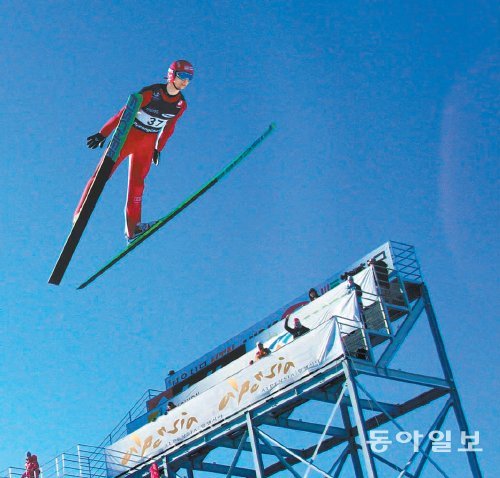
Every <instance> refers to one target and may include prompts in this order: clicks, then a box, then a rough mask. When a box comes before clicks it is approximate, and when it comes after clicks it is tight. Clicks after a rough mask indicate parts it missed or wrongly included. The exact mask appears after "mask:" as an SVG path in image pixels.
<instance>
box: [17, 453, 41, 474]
mask: <svg viewBox="0 0 500 478" xmlns="http://www.w3.org/2000/svg"><path fill="white" fill-rule="evenodd" d="M24 468H25V469H26V471H25V472H24V473H23V474H22V475H21V478H38V477H39V476H40V466H39V465H38V459H37V457H36V455H32V454H31V453H30V452H29V451H28V452H26V463H25V464H24Z"/></svg>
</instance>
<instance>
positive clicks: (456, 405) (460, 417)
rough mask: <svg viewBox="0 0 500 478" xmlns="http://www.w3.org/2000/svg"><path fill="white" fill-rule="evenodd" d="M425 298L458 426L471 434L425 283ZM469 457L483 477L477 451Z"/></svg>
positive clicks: (476, 475) (478, 477)
mask: <svg viewBox="0 0 500 478" xmlns="http://www.w3.org/2000/svg"><path fill="white" fill-rule="evenodd" d="M422 292H423V298H424V306H425V311H426V312H427V319H428V320H429V326H430V329H431V333H432V336H433V338H434V343H435V344H436V349H437V353H438V356H439V361H440V362H441V368H442V369H443V373H444V376H445V378H446V381H447V382H448V383H449V385H450V395H451V397H452V399H453V410H454V411H455V416H456V418H457V422H458V426H459V427H460V430H461V431H463V432H465V433H466V434H467V435H468V436H470V434H471V433H470V429H469V425H468V424H467V420H466V418H465V413H464V410H463V408H462V402H461V401H460V396H459V395H458V390H457V387H456V386H455V380H454V378H453V373H452V371H451V366H450V362H449V361H448V356H447V355H446V350H445V348H444V342H443V338H442V337H441V332H440V331H439V327H438V324H437V319H436V315H435V313H434V309H433V307H432V304H431V299H430V296H429V291H428V290H427V286H426V285H425V284H423V286H422ZM467 459H468V460H469V466H470V469H471V471H472V476H473V477H474V478H482V476H483V475H482V473H481V469H480V468H479V461H478V459H477V455H476V452H475V451H473V452H471V453H469V452H468V453H467Z"/></svg>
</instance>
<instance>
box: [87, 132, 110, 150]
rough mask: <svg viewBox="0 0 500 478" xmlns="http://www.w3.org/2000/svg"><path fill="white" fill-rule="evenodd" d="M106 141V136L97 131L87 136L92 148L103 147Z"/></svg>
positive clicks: (89, 145)
mask: <svg viewBox="0 0 500 478" xmlns="http://www.w3.org/2000/svg"><path fill="white" fill-rule="evenodd" d="M104 141H106V136H103V135H102V134H101V133H96V134H93V135H92V136H89V137H88V138H87V146H88V147H89V148H90V149H95V148H97V147H98V146H100V147H101V148H102V147H103V146H104Z"/></svg>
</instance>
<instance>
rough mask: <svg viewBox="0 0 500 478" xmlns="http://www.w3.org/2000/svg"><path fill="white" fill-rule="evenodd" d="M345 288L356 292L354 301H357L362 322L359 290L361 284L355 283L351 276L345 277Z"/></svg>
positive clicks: (363, 315) (363, 317)
mask: <svg viewBox="0 0 500 478" xmlns="http://www.w3.org/2000/svg"><path fill="white" fill-rule="evenodd" d="M347 290H348V291H349V292H353V291H355V292H356V301H357V303H358V308H359V313H360V315H361V320H362V321H363V323H364V322H365V314H364V313H363V299H362V297H363V291H362V290H361V286H360V285H359V284H356V283H355V282H354V279H353V277H352V276H348V277H347ZM365 326H366V324H365Z"/></svg>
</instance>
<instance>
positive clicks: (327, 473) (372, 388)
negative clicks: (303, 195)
mask: <svg viewBox="0 0 500 478" xmlns="http://www.w3.org/2000/svg"><path fill="white" fill-rule="evenodd" d="M362 260H363V261H364V262H366V263H367V268H369V269H371V273H372V274H373V277H374V278H375V281H376V290H375V292H366V291H363V306H362V310H361V319H362V320H361V321H360V322H358V323H353V321H352V318H349V317H342V316H335V317H332V320H334V321H335V323H336V327H337V330H338V334H339V337H340V338H341V344H342V353H341V354H340V355H339V356H337V357H335V359H334V360H331V361H329V362H328V363H325V364H323V365H322V366H321V367H320V368H318V369H316V370H314V371H313V372H312V373H307V374H304V375H302V376H300V377H299V378H298V379H297V380H295V381H294V382H293V385H292V386H288V387H286V388H284V389H282V390H281V391H280V393H276V394H273V393H271V394H270V395H269V397H267V398H266V399H265V400H260V401H258V402H256V403H253V404H252V405H251V406H248V407H246V408H244V409H241V410H239V411H238V413H235V414H233V415H232V416H231V417H229V418H227V419H224V420H222V421H221V422H219V423H217V424H216V426H213V427H211V428H208V429H206V430H204V431H203V432H201V433H198V434H194V435H193V436H190V437H189V438H187V439H186V440H183V441H181V442H179V443H177V444H175V446H173V447H170V448H169V449H168V450H166V451H164V452H160V453H156V454H155V453H148V454H147V455H146V456H145V455H144V454H141V453H139V452H137V453H132V454H129V455H131V456H128V457H127V463H128V464H127V469H126V470H125V471H123V472H121V473H120V474H118V475H116V474H114V475H113V476H119V477H126V476H130V475H132V476H133V477H134V478H135V477H137V478H139V477H143V476H148V477H149V474H150V467H151V466H152V465H154V464H156V466H158V468H159V471H160V473H163V474H164V475H165V477H166V478H174V477H186V478H194V477H202V476H215V475H224V476H226V477H227V478H229V477H233V476H234V477H236V476H238V477H252V478H253V477H256V478H261V477H267V476H273V475H276V476H293V477H296V478H299V477H302V478H308V477H309V476H311V477H314V476H323V477H327V478H336V477H355V478H364V477H369V478H377V477H391V476H395V477H396V476H397V477H403V476H407V477H413V478H418V477H426V476H431V477H436V476H445V477H446V476H450V475H448V474H447V472H446V463H444V464H443V460H442V456H444V454H443V453H441V454H440V453H437V452H436V451H445V450H446V449H447V448H448V449H449V447H450V445H451V444H450V440H449V439H448V437H447V434H448V432H447V431H446V430H444V424H445V420H446V419H447V417H449V420H448V422H449V421H450V420H451V421H452V422H454V423H453V426H454V427H456V431H457V432H458V433H459V435H460V440H461V445H462V449H461V451H462V452H463V455H462V456H463V470H462V472H463V474H462V475H461V476H472V477H474V478H480V477H482V473H481V470H480V468H479V464H478V459H477V451H479V450H480V449H479V448H477V445H478V443H477V437H476V436H475V434H473V433H471V430H470V429H469V425H468V424H467V420H466V417H465V413H464V410H463V408H462V404H461V402H460V397H459V394H458V391H457V388H456V385H455V381H454V379H453V374H452V370H451V366H450V363H449V360H448V357H447V355H446V351H445V347H444V343H443V339H442V336H441V333H440V330H439V327H438V323H437V319H436V315H435V313H434V310H433V307H432V304H431V300H430V297H429V293H428V290H427V286H426V284H425V282H424V281H423V279H422V275H421V271H420V266H419V263H418V261H417V258H416V255H415V250H414V248H413V246H410V245H406V244H402V243H397V242H389V243H387V244H384V245H383V246H381V247H380V248H378V249H376V250H375V251H373V252H372V253H370V254H368V255H367V256H365V257H364V258H363V259H362ZM417 327H419V328H425V329H426V331H427V332H426V333H428V336H429V339H428V341H429V343H428V344H426V345H427V346H430V345H432V346H433V348H434V349H435V356H436V360H435V364H436V365H437V368H438V370H439V373H431V374H429V373H428V372H424V371H421V370H422V368H423V369H425V368H426V365H428V364H427V362H426V360H425V358H424V357H423V356H422V357H421V356H419V355H418V351H417V352H415V351H413V352H412V353H413V354H414V356H412V358H411V359H408V357H405V361H404V362H405V363H407V364H410V365H411V370H410V369H405V370H401V369H400V368H393V367H392V364H393V363H394V362H395V361H396V360H397V358H398V354H399V353H403V351H404V348H405V344H406V342H407V341H408V340H409V337H410V336H411V333H412V331H414V330H415V329H416V328H417ZM422 411H423V415H424V418H418V422H416V419H415V417H416V416H417V414H418V413H419V412H422ZM453 416H454V418H455V420H453ZM387 427H389V429H387ZM415 429H417V430H418V431H421V432H422V434H421V435H419V434H418V433H417V434H415V433H414V431H415ZM389 431H392V433H393V434H396V435H397V436H398V437H399V438H400V439H401V440H400V444H399V445H398V446H396V445H393V446H389V441H392V440H389V438H392V437H389V436H388V432H389ZM386 432H387V433H386ZM443 438H445V440H444V441H443ZM84 450H85V452H82V447H80V448H78V451H77V453H74V454H72V455H71V456H72V457H73V459H72V461H73V462H74V463H75V465H74V467H73V470H74V472H73V474H71V473H69V474H68V473H67V471H66V472H65V473H62V472H61V470H60V468H61V466H60V465H57V466H53V467H52V468H53V469H52V470H51V471H50V472H48V470H44V474H43V476H42V478H51V476H57V477H59V476H61V477H62V476H66V475H67V476H75V477H78V478H87V477H88V478H90V477H93V478H99V477H104V476H105V475H106V474H107V473H106V467H105V461H104V458H103V449H101V448H95V449H91V448H89V447H86V448H84ZM106 453H107V454H108V455H109V454H110V453H115V457H116V456H118V457H119V455H123V452H113V445H111V446H110V447H107V450H106ZM68 456H69V455H68V454H66V462H67V460H68ZM448 456H452V455H451V454H449V455H448ZM456 456H457V455H456V454H453V459H454V460H455V457H456ZM60 460H61V459H60V458H59V463H60ZM445 461H446V460H445ZM63 463H64V457H63ZM56 468H57V469H56ZM15 474H17V473H14V475H15ZM12 475H13V474H12V473H11V476H10V477H9V478H13V476H12ZM108 476H109V470H108ZM152 476H153V475H152Z"/></svg>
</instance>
